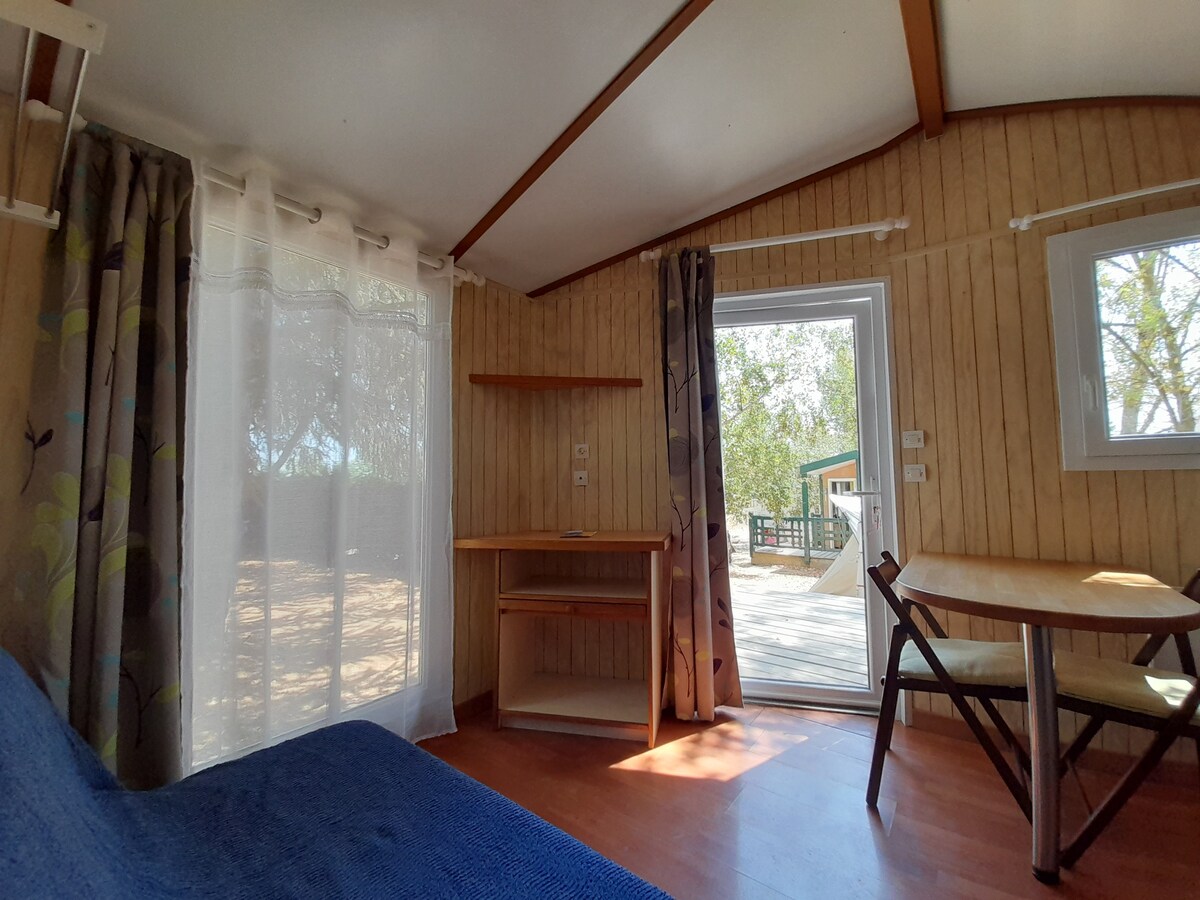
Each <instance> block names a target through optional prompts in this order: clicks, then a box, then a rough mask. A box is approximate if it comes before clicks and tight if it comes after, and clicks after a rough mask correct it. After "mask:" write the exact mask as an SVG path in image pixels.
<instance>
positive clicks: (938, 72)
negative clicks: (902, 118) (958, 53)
mask: <svg viewBox="0 0 1200 900" xmlns="http://www.w3.org/2000/svg"><path fill="white" fill-rule="evenodd" d="M936 2H937V0H900V18H901V19H902V20H903V21H904V40H905V42H906V43H907V44H908V64H909V67H910V68H911V69H912V80H913V92H914V93H915V94H916V95H917V115H918V118H919V119H920V122H921V128H922V129H924V131H925V137H926V138H935V137H937V136H938V135H940V134H941V133H942V131H943V130H944V129H945V124H946V95H945V91H944V89H943V87H942V54H941V46H940V42H939V40H938V26H937V10H936V9H935V3H936Z"/></svg>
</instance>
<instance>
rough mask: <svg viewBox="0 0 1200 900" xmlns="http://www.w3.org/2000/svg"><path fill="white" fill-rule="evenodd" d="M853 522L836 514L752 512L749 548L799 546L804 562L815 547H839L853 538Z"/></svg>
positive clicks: (752, 551)
mask: <svg viewBox="0 0 1200 900" xmlns="http://www.w3.org/2000/svg"><path fill="white" fill-rule="evenodd" d="M851 534H852V532H851V531H850V523H849V522H847V521H846V520H845V519H843V518H840V517H837V516H834V517H825V516H784V517H783V518H779V519H777V518H775V517H774V516H755V515H752V516H750V552H751V554H753V553H754V552H755V551H756V550H782V549H789V550H799V551H801V553H802V554H803V555H804V561H805V563H809V562H812V555H813V551H818V550H821V551H835V552H836V551H838V550H841V549H842V548H843V547H844V546H846V541H848V540H850V535H851Z"/></svg>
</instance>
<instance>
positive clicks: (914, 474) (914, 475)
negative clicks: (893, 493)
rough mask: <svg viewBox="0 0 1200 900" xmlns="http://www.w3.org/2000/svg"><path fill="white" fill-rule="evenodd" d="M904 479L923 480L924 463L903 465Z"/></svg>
mask: <svg viewBox="0 0 1200 900" xmlns="http://www.w3.org/2000/svg"><path fill="white" fill-rule="evenodd" d="M904 480H905V481H915V482H922V481H924V480H925V464H924V463H917V464H916V465H912V466H905V467H904Z"/></svg>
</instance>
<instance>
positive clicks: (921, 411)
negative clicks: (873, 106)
mask: <svg viewBox="0 0 1200 900" xmlns="http://www.w3.org/2000/svg"><path fill="white" fill-rule="evenodd" d="M900 162H901V167H900V168H901V190H902V192H903V197H904V211H905V215H907V216H908V217H909V218H910V219H912V224H911V225H910V226H909V227H908V230H907V232H906V235H905V236H906V237H909V236H911V239H912V240H913V241H915V242H916V243H917V244H924V243H925V225H924V209H923V204H922V184H921V157H920V145H919V144H917V143H916V142H909V143H907V144H905V145H904V146H902V147H901V148H900ZM905 270H906V272H905V274H906V276H907V279H908V328H909V341H910V342H911V348H912V391H913V415H914V425H913V427H915V428H920V429H923V430H924V431H925V447H924V449H922V450H918V451H917V461H918V462H923V463H925V464H926V467H927V473H926V477H927V480H926V481H925V482H924V483H922V484H918V485H917V502H918V503H919V504H920V509H921V530H920V533H919V535H918V536H917V543H918V545H919V546H920V547H921V548H922V549H924V550H933V551H940V550H941V549H942V516H941V500H940V495H941V490H940V488H941V471H940V469H939V466H938V423H937V411H936V408H935V399H934V387H933V347H932V346H931V344H930V337H929V318H930V314H929V281H928V271H927V270H928V260H927V259H926V257H924V256H916V257H912V258H911V259H909V260H907V262H906V264H905Z"/></svg>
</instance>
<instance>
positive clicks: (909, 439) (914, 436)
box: [900, 431, 925, 448]
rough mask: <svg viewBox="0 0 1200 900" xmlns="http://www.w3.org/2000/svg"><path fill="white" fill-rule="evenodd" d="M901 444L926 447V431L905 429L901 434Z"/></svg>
mask: <svg viewBox="0 0 1200 900" xmlns="http://www.w3.org/2000/svg"><path fill="white" fill-rule="evenodd" d="M900 446H902V447H905V448H908V447H924V446H925V432H923V431H904V432H901V434H900Z"/></svg>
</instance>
